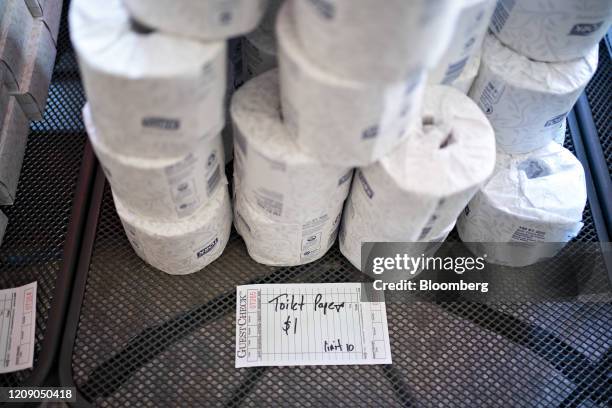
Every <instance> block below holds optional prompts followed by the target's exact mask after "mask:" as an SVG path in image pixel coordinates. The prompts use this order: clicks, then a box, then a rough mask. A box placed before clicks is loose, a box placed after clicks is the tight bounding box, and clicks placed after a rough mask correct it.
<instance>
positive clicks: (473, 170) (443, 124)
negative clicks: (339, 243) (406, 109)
mask: <svg viewBox="0 0 612 408" xmlns="http://www.w3.org/2000/svg"><path fill="white" fill-rule="evenodd" d="M425 95H426V97H425V102H424V113H423V126H422V129H421V130H418V131H415V133H414V134H413V135H411V137H410V138H409V139H408V140H407V141H406V142H404V143H403V144H401V145H400V146H399V147H398V148H396V149H395V150H394V151H393V153H392V154H390V155H389V156H387V157H385V158H383V159H381V160H380V161H379V162H377V163H375V164H373V165H371V166H369V167H366V168H363V169H360V170H358V171H357V172H356V175H355V181H354V182H353V185H352V188H351V193H350V195H349V198H348V201H347V204H346V211H345V213H344V219H343V222H342V237H343V238H342V240H343V241H344V244H343V247H344V248H345V249H344V251H345V255H346V256H347V257H349V259H352V260H355V259H358V258H356V254H357V252H356V251H358V248H359V247H360V243H361V242H414V241H428V240H430V239H433V238H435V237H440V236H441V235H442V234H443V233H444V231H445V230H446V229H447V228H448V227H449V226H450V225H452V224H453V223H454V221H455V219H456V218H457V216H458V215H459V214H460V212H461V210H463V208H464V207H465V205H466V204H467V203H468V201H469V200H470V198H471V197H472V196H473V195H474V194H475V193H476V191H477V189H478V187H479V186H480V184H481V183H483V182H484V181H485V180H486V178H487V177H488V176H489V175H490V174H491V172H492V171H493V167H494V163H495V140H494V134H493V129H492V128H491V125H490V124H489V122H488V121H487V119H486V117H485V116H484V114H483V113H482V112H481V111H480V109H478V107H477V106H476V105H475V104H474V103H473V102H471V101H470V100H469V98H468V97H467V96H465V95H463V94H461V93H460V92H459V91H457V90H455V89H452V88H450V87H446V86H432V87H428V89H427V90H426V93H425ZM348 240H353V241H354V243H353V244H349V242H348Z"/></svg>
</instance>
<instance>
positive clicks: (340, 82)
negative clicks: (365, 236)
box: [276, 2, 426, 166]
mask: <svg viewBox="0 0 612 408" xmlns="http://www.w3.org/2000/svg"><path fill="white" fill-rule="evenodd" d="M291 5H292V3H291V2H288V3H285V4H284V5H283V7H281V10H280V12H279V15H278V18H277V21H276V23H277V26H276V27H277V41H278V53H279V54H278V57H279V67H280V68H279V70H280V88H281V106H282V111H283V118H284V121H285V123H286V125H287V127H288V128H289V129H290V130H291V133H292V135H293V136H294V137H295V138H296V140H297V143H298V145H300V147H301V148H303V149H304V150H306V151H308V152H310V154H312V155H314V156H316V157H317V158H319V160H321V161H323V162H327V163H340V164H342V165H345V166H365V165H368V164H371V163H373V162H374V161H376V160H378V159H379V158H381V157H383V156H384V155H386V154H387V153H389V152H390V151H391V150H393V148H394V147H395V146H397V145H398V144H399V143H401V141H402V139H403V138H404V137H405V136H406V135H407V128H408V126H409V125H410V124H411V123H413V122H414V121H417V120H418V114H419V111H420V105H421V100H422V95H423V89H424V87H425V83H426V79H425V76H426V71H425V70H424V69H419V70H416V71H414V72H413V73H412V75H411V76H409V77H407V78H406V80H404V81H400V82H395V83H390V84H388V85H380V84H373V83H368V82H360V81H353V80H348V79H346V78H344V77H342V76H334V75H332V74H330V73H328V72H327V71H325V70H323V69H321V68H319V66H318V65H317V64H315V63H313V62H311V61H310V60H309V59H308V58H307V57H306V56H305V55H304V51H303V49H302V47H301V45H300V42H299V41H298V38H297V36H296V31H295V26H294V22H293V17H292V14H291V7H290V6H291Z"/></svg>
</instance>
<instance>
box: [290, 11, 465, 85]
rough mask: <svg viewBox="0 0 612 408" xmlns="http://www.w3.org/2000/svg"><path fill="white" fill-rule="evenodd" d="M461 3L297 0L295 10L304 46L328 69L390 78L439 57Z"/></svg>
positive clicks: (348, 74)
mask: <svg viewBox="0 0 612 408" xmlns="http://www.w3.org/2000/svg"><path fill="white" fill-rule="evenodd" d="M458 3H459V2H456V1H452V0H414V1H405V0H386V1H385V2H384V6H381V3H380V2H376V1H371V0H333V1H332V0H316V1H314V0H310V1H295V2H293V7H294V12H293V15H294V18H295V25H296V29H297V36H298V38H299V43H300V44H301V45H302V46H303V50H304V51H303V52H304V53H305V55H306V56H307V58H308V59H309V60H311V61H313V62H315V63H316V64H318V65H319V66H320V67H321V68H322V69H323V70H325V71H328V72H330V73H333V74H334V75H336V76H339V77H342V78H344V77H346V78H348V79H352V80H361V81H369V82H372V81H376V82H390V81H401V80H402V79H404V78H405V77H406V76H407V75H409V73H410V72H412V71H414V70H415V69H420V68H421V67H422V66H423V64H424V65H425V66H427V67H430V68H431V67H433V66H435V65H436V64H437V63H438V61H439V59H440V58H441V56H442V54H443V53H444V51H445V50H446V48H447V46H448V44H449V41H450V39H451V35H452V33H453V28H454V26H455V22H456V19H457V16H458V12H459V6H458ZM285 7H286V6H285Z"/></svg>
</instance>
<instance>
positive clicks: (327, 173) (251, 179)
mask: <svg viewBox="0 0 612 408" xmlns="http://www.w3.org/2000/svg"><path fill="white" fill-rule="evenodd" d="M231 116H232V123H233V125H234V144H235V146H234V151H235V153H234V157H235V158H234V161H235V162H236V163H237V164H236V171H235V173H236V174H235V178H238V179H239V180H240V181H239V182H236V183H235V184H236V186H237V188H238V190H239V191H240V193H241V194H242V195H243V196H244V198H245V200H246V201H248V202H249V203H250V204H251V205H252V206H253V207H256V208H257V209H258V210H259V211H260V212H261V213H262V214H266V216H267V217H268V218H269V219H271V220H274V221H277V222H284V223H290V224H299V225H301V224H303V223H305V222H308V221H311V220H315V219H320V218H325V219H333V217H334V216H335V214H328V209H330V208H332V209H335V208H338V207H341V206H342V203H343V202H344V200H345V199H346V196H347V194H348V190H349V186H350V184H351V179H352V175H353V170H352V169H351V168H349V167H346V166H337V165H329V164H323V163H321V162H319V160H317V158H316V156H310V155H308V154H307V153H305V152H303V151H302V150H300V149H299V147H298V146H297V145H296V144H295V143H294V142H293V140H292V139H291V138H290V137H289V135H288V131H287V129H286V128H285V126H284V124H283V122H282V120H281V116H280V110H279V95H278V71H277V70H274V71H270V72H267V73H265V74H263V75H260V76H258V77H256V78H254V79H252V80H251V81H249V82H247V83H246V84H245V85H243V86H242V88H240V89H239V90H238V91H237V92H236V93H235V94H234V98H233V100H232V106H231Z"/></svg>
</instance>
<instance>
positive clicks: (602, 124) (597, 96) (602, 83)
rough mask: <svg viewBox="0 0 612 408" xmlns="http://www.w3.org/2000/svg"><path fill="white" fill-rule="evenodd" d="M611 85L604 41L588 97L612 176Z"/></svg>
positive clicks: (610, 65) (611, 62) (610, 66)
mask: <svg viewBox="0 0 612 408" xmlns="http://www.w3.org/2000/svg"><path fill="white" fill-rule="evenodd" d="M610 84H612V60H611V58H610V52H609V51H608V47H607V46H606V44H605V43H604V42H603V41H602V42H601V44H600V46H599V67H598V69H597V72H596V73H595V76H594V77H593V79H592V80H591V82H590V83H589V85H588V86H587V88H586V95H587V100H588V101H589V105H590V107H591V112H592V114H593V120H594V121H595V126H596V127H597V134H598V135H599V138H600V141H601V147H602V150H603V152H604V157H605V159H606V163H607V164H608V172H610V173H611V174H612V137H611V136H612V118H611V117H610V116H611V115H610V103H611V102H612V88H611V87H610Z"/></svg>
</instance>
